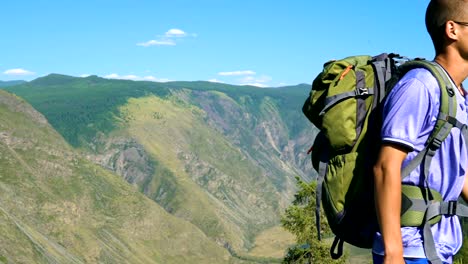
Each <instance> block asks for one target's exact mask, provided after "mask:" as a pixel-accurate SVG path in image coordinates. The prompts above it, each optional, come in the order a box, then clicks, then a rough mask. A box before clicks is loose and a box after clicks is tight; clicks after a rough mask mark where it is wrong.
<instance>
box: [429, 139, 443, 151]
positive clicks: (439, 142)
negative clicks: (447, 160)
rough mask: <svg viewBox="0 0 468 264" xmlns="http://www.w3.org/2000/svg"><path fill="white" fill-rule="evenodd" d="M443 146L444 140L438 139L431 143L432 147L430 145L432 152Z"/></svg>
mask: <svg viewBox="0 0 468 264" xmlns="http://www.w3.org/2000/svg"><path fill="white" fill-rule="evenodd" d="M441 145H442V140H440V139H438V138H434V139H433V140H432V142H431V145H430V149H431V150H437V149H439V148H440V146H441Z"/></svg>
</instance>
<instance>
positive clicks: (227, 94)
mask: <svg viewBox="0 0 468 264" xmlns="http://www.w3.org/2000/svg"><path fill="white" fill-rule="evenodd" d="M7 89H8V90H9V91H12V92H14V93H15V94H17V95H19V96H21V97H23V98H25V99H26V100H27V101H28V102H29V103H31V104H32V105H33V106H34V107H35V108H36V109H37V110H39V111H40V112H41V113H43V114H44V116H45V117H46V118H47V120H49V122H50V123H51V124H52V125H53V127H54V128H55V129H57V131H58V132H59V133H60V134H61V135H62V136H63V137H64V138H65V139H66V141H67V142H69V143H70V144H71V145H72V146H74V147H77V148H79V149H81V150H82V151H83V152H84V154H85V155H87V157H88V160H91V161H93V162H95V163H98V164H101V165H102V166H103V167H105V168H108V169H110V170H112V171H114V172H116V173H118V174H119V175H121V176H122V177H123V178H125V179H126V180H127V181H128V182H129V183H131V184H132V185H134V186H135V187H136V188H137V189H139V190H140V191H141V192H143V193H144V194H146V195H147V196H148V197H149V198H151V199H153V200H154V201H156V202H158V203H159V204H160V205H161V206H162V207H164V208H165V209H166V211H167V212H169V213H171V214H173V215H175V216H177V217H179V218H182V219H184V220H187V221H190V222H191V223H193V224H194V225H196V226H197V227H198V228H200V230H202V231H203V232H204V234H205V235H207V236H208V237H210V238H211V239H212V240H213V241H215V242H216V243H217V244H218V245H221V246H224V247H226V248H229V249H233V250H235V251H239V252H240V251H245V252H247V251H248V250H249V249H251V248H252V247H254V246H255V247H257V248H258V246H259V245H257V244H255V237H256V236H257V235H258V234H260V233H261V232H262V231H264V230H265V229H270V228H272V227H273V226H275V225H277V224H278V220H279V215H280V214H281V212H282V210H283V209H284V208H285V207H286V206H287V205H288V203H289V201H290V199H291V198H292V196H293V194H294V188H295V185H294V177H295V176H297V175H299V176H301V177H303V178H309V179H310V178H311V176H312V175H311V173H312V171H311V170H310V161H309V159H308V158H307V157H306V154H305V151H306V150H307V149H308V148H309V146H310V143H311V142H310V139H311V138H312V137H313V135H314V131H313V130H312V128H311V126H310V124H309V123H308V121H306V119H305V118H304V117H303V116H302V114H301V112H300V110H301V107H302V103H303V101H304V99H305V96H306V95H307V92H308V89H309V86H308V85H299V86H294V87H283V88H276V89H260V88H255V87H248V86H231V85H225V84H217V83H209V82H172V83H154V82H133V81H122V80H106V79H102V78H98V77H96V76H91V77H87V78H74V77H69V76H63V75H51V76H47V77H43V78H39V79H36V80H34V81H32V82H29V83H26V84H23V85H19V86H15V87H10V88H7ZM285 237H287V236H285ZM258 241H260V240H258ZM264 241H265V240H264ZM257 255H258V254H257Z"/></svg>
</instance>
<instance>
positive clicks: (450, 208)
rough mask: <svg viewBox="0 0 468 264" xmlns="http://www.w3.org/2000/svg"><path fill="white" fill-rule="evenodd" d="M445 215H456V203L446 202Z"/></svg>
mask: <svg viewBox="0 0 468 264" xmlns="http://www.w3.org/2000/svg"><path fill="white" fill-rule="evenodd" d="M447 214H448V215H451V216H453V215H456V214H457V201H449V202H448V210H447Z"/></svg>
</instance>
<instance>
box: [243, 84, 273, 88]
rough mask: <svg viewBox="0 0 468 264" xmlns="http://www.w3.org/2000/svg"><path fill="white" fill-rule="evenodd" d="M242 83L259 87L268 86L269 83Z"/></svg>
mask: <svg viewBox="0 0 468 264" xmlns="http://www.w3.org/2000/svg"><path fill="white" fill-rule="evenodd" d="M242 85H250V86H257V87H260V88H266V87H268V85H266V84H264V83H243V84H242Z"/></svg>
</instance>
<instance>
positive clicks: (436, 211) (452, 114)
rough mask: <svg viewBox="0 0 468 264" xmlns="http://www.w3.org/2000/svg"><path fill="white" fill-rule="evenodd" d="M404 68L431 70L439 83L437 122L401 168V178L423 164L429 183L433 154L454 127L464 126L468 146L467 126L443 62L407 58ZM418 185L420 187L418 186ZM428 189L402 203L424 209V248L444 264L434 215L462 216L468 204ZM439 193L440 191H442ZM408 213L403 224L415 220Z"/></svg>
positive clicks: (467, 213)
mask: <svg viewBox="0 0 468 264" xmlns="http://www.w3.org/2000/svg"><path fill="white" fill-rule="evenodd" d="M401 67H402V68H403V71H404V72H407V71H409V70H411V69H414V68H424V69H427V70H428V71H430V72H431V73H432V75H433V76H434V77H435V78H436V79H437V82H438V84H439V87H440V111H439V115H438V118H437V122H436V125H435V127H434V130H433V131H432V133H431V135H430V137H429V139H428V140H427V142H426V146H425V147H424V149H423V150H422V151H421V152H419V153H418V154H417V155H416V157H415V158H414V159H413V160H412V161H411V162H410V164H408V166H406V167H405V168H404V169H402V172H401V177H402V179H403V178H404V177H406V176H408V175H409V174H410V173H411V171H413V170H414V169H415V168H416V167H418V166H419V165H421V164H423V169H424V171H423V173H422V174H421V176H422V177H424V182H425V185H426V186H428V179H427V176H428V175H429V168H430V165H431V161H432V158H433V157H434V155H435V153H436V151H437V150H438V149H439V148H440V146H441V144H442V142H443V141H444V140H445V138H447V136H448V135H449V133H450V131H451V129H452V128H453V127H456V128H458V129H460V130H461V133H462V135H463V138H464V139H465V144H466V146H467V149H468V141H467V140H468V129H467V126H466V124H463V123H461V122H459V121H458V120H457V119H456V110H457V103H456V96H455V92H454V90H455V89H454V88H455V87H453V84H452V82H451V81H450V80H449V77H448V76H447V74H446V73H445V70H444V69H442V67H441V66H440V65H438V64H437V63H435V62H429V61H424V60H414V61H411V62H407V63H405V64H404V65H402V66H401ZM418 189H419V188H418ZM423 189H425V190H426V194H427V195H424V194H423V195H421V197H422V199H423V203H421V199H415V198H414V197H413V198H408V195H405V193H403V198H402V206H404V205H403V202H404V201H409V202H410V207H409V208H408V211H416V212H421V213H423V215H424V219H422V224H423V236H424V240H423V241H424V251H425V253H426V257H427V258H428V260H429V261H430V262H431V263H432V264H441V263H442V261H441V260H440V258H439V257H438V255H437V250H436V247H435V242H434V237H433V235H432V231H431V219H434V218H435V217H437V216H440V215H446V216H455V215H457V216H463V217H468V207H467V206H465V205H462V204H459V203H458V202H457V201H448V202H446V201H436V200H434V196H437V195H439V194H435V193H434V192H435V191H434V190H431V189H429V188H423ZM439 196H440V195H439ZM404 215H405V213H404V212H403V215H402V224H404V222H405V221H406V220H410V221H414V219H405V217H404Z"/></svg>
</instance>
